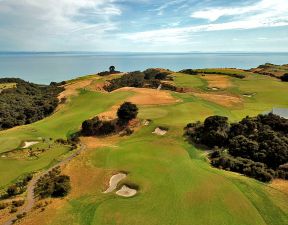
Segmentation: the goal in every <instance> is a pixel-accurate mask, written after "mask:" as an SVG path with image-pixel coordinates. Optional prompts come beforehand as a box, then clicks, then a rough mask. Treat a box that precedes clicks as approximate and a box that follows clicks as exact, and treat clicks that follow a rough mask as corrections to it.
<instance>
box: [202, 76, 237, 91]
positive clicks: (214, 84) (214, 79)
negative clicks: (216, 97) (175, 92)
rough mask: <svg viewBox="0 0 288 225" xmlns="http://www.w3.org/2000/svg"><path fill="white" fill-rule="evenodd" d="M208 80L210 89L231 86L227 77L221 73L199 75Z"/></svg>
mask: <svg viewBox="0 0 288 225" xmlns="http://www.w3.org/2000/svg"><path fill="white" fill-rule="evenodd" d="M201 78H202V79H204V80H206V81H207V82H208V87H209V88H211V89H213V88H214V89H216V90H217V88H219V89H226V88H229V87H231V86H232V84H231V82H230V79H229V77H227V76H223V75H206V76H203V77H201Z"/></svg>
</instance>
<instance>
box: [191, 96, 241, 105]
mask: <svg viewBox="0 0 288 225" xmlns="http://www.w3.org/2000/svg"><path fill="white" fill-rule="evenodd" d="M193 95H195V96H196V97H200V98H203V99H205V100H207V101H210V102H214V103H216V104H218V105H221V106H225V107H231V106H239V104H242V103H243V100H242V98H241V97H238V96H233V95H226V94H216V93H213V94H212V93H193Z"/></svg>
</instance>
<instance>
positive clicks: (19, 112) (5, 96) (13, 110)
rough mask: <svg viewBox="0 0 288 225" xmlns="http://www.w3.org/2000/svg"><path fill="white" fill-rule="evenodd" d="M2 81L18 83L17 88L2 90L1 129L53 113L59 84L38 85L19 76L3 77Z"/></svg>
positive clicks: (0, 105) (0, 106) (0, 100)
mask: <svg viewBox="0 0 288 225" xmlns="http://www.w3.org/2000/svg"><path fill="white" fill-rule="evenodd" d="M0 83H16V84H17V86H16V88H11V89H5V90H2V92H1V95H0V118H1V120H0V130H3V129H8V128H12V127H15V126H19V125H25V124H30V123H33V122H35V121H38V120H41V119H43V118H44V117H46V116H48V115H50V114H51V113H53V111H54V110H55V108H56V107H57V105H58V103H59V101H58V98H57V96H58V94H59V93H60V92H62V91H63V90H64V88H63V87H58V86H57V85H54V84H52V85H49V86H47V85H37V84H33V83H29V82H26V81H24V80H21V79H18V78H2V79H0Z"/></svg>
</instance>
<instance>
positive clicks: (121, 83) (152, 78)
mask: <svg viewBox="0 0 288 225" xmlns="http://www.w3.org/2000/svg"><path fill="white" fill-rule="evenodd" d="M169 74H171V72H169V71H166V70H161V69H147V70H145V71H143V72H141V71H134V72H131V73H127V74H124V75H123V76H121V77H119V78H116V79H113V80H110V81H109V84H108V85H106V86H105V87H104V89H105V90H106V91H109V92H111V91H114V90H116V89H119V88H122V87H137V88H141V87H152V88H158V87H159V85H160V84H162V83H161V80H167V79H168V78H169V76H168V75H169ZM169 79H170V78H169ZM162 86H163V89H167V90H171V87H170V86H171V85H169V84H166V83H163V84H162Z"/></svg>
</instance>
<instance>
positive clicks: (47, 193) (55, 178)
mask: <svg viewBox="0 0 288 225" xmlns="http://www.w3.org/2000/svg"><path fill="white" fill-rule="evenodd" d="M70 190H71V185H70V177H69V176H66V175H61V170H60V167H58V168H54V169H53V170H51V171H49V173H48V174H46V175H44V176H43V177H41V178H40V179H39V180H38V182H37V183H36V187H35V189H34V194H35V196H37V197H39V198H40V199H44V198H48V197H52V198H59V197H64V196H66V195H68V193H69V192H70Z"/></svg>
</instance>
